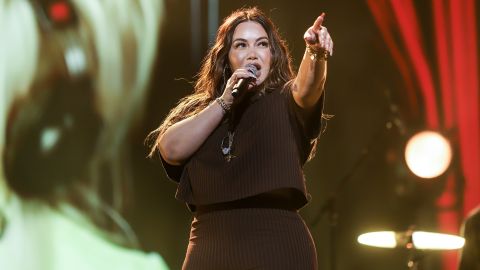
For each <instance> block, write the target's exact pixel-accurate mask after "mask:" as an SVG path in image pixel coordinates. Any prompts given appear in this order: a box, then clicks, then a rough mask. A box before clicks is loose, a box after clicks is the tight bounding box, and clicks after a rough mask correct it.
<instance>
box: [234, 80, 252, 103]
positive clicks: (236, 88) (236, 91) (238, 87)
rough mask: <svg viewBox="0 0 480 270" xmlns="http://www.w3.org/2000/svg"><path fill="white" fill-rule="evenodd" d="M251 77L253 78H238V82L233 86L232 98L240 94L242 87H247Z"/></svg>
mask: <svg viewBox="0 0 480 270" xmlns="http://www.w3.org/2000/svg"><path fill="white" fill-rule="evenodd" d="M253 79H254V78H242V79H240V80H238V82H237V83H236V84H235V85H234V86H233V90H232V96H233V97H234V98H236V97H238V96H240V92H243V91H244V90H245V89H244V88H246V87H248V84H249V83H250V81H252V80H253Z"/></svg>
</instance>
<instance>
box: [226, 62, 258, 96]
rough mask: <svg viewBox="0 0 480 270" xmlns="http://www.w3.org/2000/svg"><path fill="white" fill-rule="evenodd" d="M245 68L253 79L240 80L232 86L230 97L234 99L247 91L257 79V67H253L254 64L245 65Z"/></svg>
mask: <svg viewBox="0 0 480 270" xmlns="http://www.w3.org/2000/svg"><path fill="white" fill-rule="evenodd" d="M245 68H246V69H247V71H248V72H249V73H251V74H252V75H253V76H254V77H248V78H241V79H239V80H238V81H237V83H236V84H235V85H234V86H233V90H232V96H233V97H234V98H237V97H239V96H241V94H242V93H243V92H245V91H246V90H248V86H249V85H250V84H254V83H255V81H256V79H257V71H258V69H257V67H256V66H255V65H254V64H247V65H246V66H245Z"/></svg>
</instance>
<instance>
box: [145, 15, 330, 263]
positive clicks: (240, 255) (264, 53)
mask: <svg viewBox="0 0 480 270" xmlns="http://www.w3.org/2000/svg"><path fill="white" fill-rule="evenodd" d="M324 17H325V15H324V14H322V15H320V16H319V17H318V18H317V19H316V20H315V22H314V23H313V25H312V26H311V27H310V28H308V30H307V31H306V32H305V35H304V40H305V42H306V50H305V54H304V57H303V59H302V62H301V64H300V68H299V71H298V74H297V75H295V74H294V72H293V70H292V64H291V57H290V54H289V52H288V49H287V46H286V43H285V41H284V40H283V39H282V37H280V35H279V33H278V30H277V29H276V27H275V26H274V25H273V23H272V22H271V20H270V19H269V18H268V17H267V16H266V15H265V14H264V13H263V12H262V11H260V10H259V9H258V8H244V9H240V10H237V11H235V12H233V13H232V14H231V15H230V16H228V17H227V18H226V19H225V20H224V22H223V24H222V25H221V26H220V28H219V30H218V33H217V38H216V41H215V44H214V45H213V47H212V48H211V49H210V51H209V53H208V54H207V56H206V58H205V59H204V61H203V64H202V67H201V69H200V72H199V74H198V77H197V81H196V84H195V88H194V93H193V94H191V95H189V96H187V97H185V98H183V99H182V100H181V101H180V103H179V104H178V105H177V106H176V107H175V108H174V109H173V110H172V111H171V112H170V113H169V115H168V116H167V118H166V119H165V120H164V122H163V123H162V125H161V126H160V127H159V128H158V129H157V130H155V131H154V132H153V133H152V134H153V135H154V136H156V140H155V144H154V145H153V147H152V153H151V155H152V154H154V153H155V152H156V151H157V150H158V151H159V152H160V155H161V158H162V162H163V165H164V168H165V170H166V172H167V174H168V176H169V177H170V178H171V179H172V180H175V181H176V182H178V189H177V194H176V198H177V199H179V200H181V201H183V202H186V203H187V205H188V206H189V208H190V210H191V211H192V212H193V213H194V219H193V222H192V226H191V232H190V243H189V245H188V250H187V254H186V258H185V261H184V264H183V269H297V270H298V269H317V259H316V251H315V244H314V242H313V239H312V236H311V234H310V232H309V230H308V228H307V226H306V225H305V223H304V221H303V220H302V218H301V216H300V215H299V214H298V209H300V208H301V207H303V206H304V205H305V204H306V203H307V202H308V197H309V195H308V193H307V190H306V187H305V179H304V175H303V165H304V164H305V162H306V161H307V160H309V159H310V158H311V157H312V156H313V153H314V148H315V144H316V140H317V137H318V136H319V134H320V131H321V126H322V110H323V100H324V98H323V96H324V95H323V93H324V84H325V80H326V72H327V61H326V60H327V57H328V56H329V55H331V54H332V47H333V42H332V39H331V38H330V35H329V33H328V31H327V29H326V28H325V27H323V26H322V23H323V20H324ZM234 89H235V92H236V91H237V90H238V93H236V94H234V95H232V91H233V90H234Z"/></svg>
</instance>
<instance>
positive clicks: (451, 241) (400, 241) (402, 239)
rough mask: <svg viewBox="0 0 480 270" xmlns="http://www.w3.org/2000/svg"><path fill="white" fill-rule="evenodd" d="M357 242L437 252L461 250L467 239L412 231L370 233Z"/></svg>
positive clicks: (360, 237) (361, 236) (359, 237)
mask: <svg viewBox="0 0 480 270" xmlns="http://www.w3.org/2000/svg"><path fill="white" fill-rule="evenodd" d="M410 235H411V239H410ZM409 239H410V240H409ZM357 241H358V242H359V243H360V244H363V245H367V246H373V247H380V248H395V247H405V248H410V247H412V244H413V247H414V248H416V249H436V250H452V249H460V248H462V247H463V245H464V244H465V239H464V238H463V237H460V236H456V235H451V234H443V233H433V232H423V231H415V232H413V233H412V232H410V231H407V232H394V231H380V232H369V233H364V234H361V235H360V236H358V238H357Z"/></svg>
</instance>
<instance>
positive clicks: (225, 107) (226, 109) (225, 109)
mask: <svg viewBox="0 0 480 270" xmlns="http://www.w3.org/2000/svg"><path fill="white" fill-rule="evenodd" d="M215 101H216V102H217V103H218V104H219V105H220V107H222V110H223V114H226V113H228V112H229V111H230V106H229V105H227V103H225V101H224V100H223V98H221V97H218V98H216V99H215Z"/></svg>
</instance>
